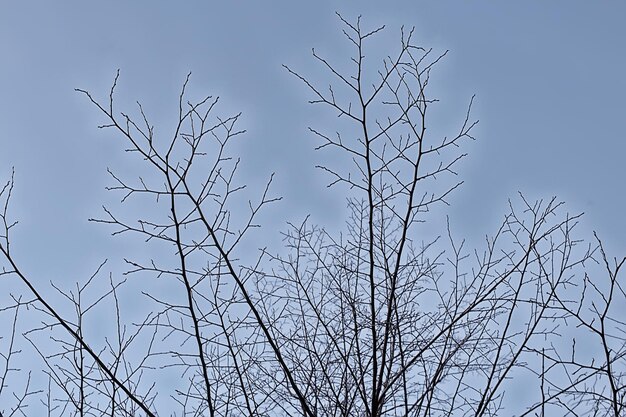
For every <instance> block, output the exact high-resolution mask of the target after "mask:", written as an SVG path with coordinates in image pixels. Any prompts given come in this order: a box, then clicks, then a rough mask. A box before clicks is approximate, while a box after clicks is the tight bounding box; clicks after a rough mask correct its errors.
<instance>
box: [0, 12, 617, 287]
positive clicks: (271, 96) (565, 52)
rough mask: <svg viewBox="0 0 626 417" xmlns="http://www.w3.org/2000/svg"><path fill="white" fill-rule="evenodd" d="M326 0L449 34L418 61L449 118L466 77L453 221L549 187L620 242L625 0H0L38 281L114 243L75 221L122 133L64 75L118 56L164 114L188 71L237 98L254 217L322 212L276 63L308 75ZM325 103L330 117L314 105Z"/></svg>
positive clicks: (443, 116) (153, 112) (228, 103)
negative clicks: (466, 138) (275, 199)
mask: <svg viewBox="0 0 626 417" xmlns="http://www.w3.org/2000/svg"><path fill="white" fill-rule="evenodd" d="M335 11H339V12H341V13H342V14H344V15H345V16H346V17H347V18H349V19H352V18H355V17H356V16H357V15H359V14H362V15H363V20H364V23H365V24H366V25H371V26H372V27H375V26H378V25H381V24H385V25H386V26H387V30H388V34H389V39H390V44H389V47H390V48H391V49H393V47H395V46H396V45H395V44H393V40H394V39H397V34H398V33H399V28H400V27H401V26H402V25H405V26H408V27H410V26H415V28H416V38H417V39H418V40H419V43H420V44H422V45H424V46H426V47H433V48H435V49H436V50H439V51H444V50H446V49H449V50H450V53H449V55H448V56H447V58H446V59H445V61H444V62H443V63H442V64H441V65H440V67H439V68H438V69H437V70H436V71H435V73H434V74H433V83H434V84H435V87H434V88H435V89H436V91H437V94H438V97H439V98H440V99H441V101H442V104H441V105H440V107H439V109H441V110H440V111H441V113H440V116H439V120H441V121H442V122H443V123H448V122H450V123H452V122H456V121H459V120H460V117H462V115H463V111H464V108H465V106H466V105H467V102H468V100H469V97H470V96H471V95H472V94H476V106H475V108H474V116H475V118H477V119H480V124H479V126H478V128H477V129H476V131H475V136H476V137H477V139H478V140H477V141H476V142H474V143H472V144H471V145H470V146H468V147H467V149H466V150H467V151H468V152H469V153H470V157H469V158H468V159H467V160H466V161H465V162H464V163H463V165H462V166H461V169H460V171H459V173H460V175H461V176H462V177H463V179H464V180H465V181H466V183H465V186H464V188H463V189H462V190H461V191H459V192H458V193H457V194H456V195H455V196H454V198H453V199H452V200H451V202H452V203H453V206H452V209H451V211H450V214H451V215H452V218H453V221H454V222H456V224H460V225H461V230H462V232H463V233H466V234H467V235H468V237H470V238H471V237H481V236H483V235H484V234H486V233H491V232H492V231H493V227H494V226H495V224H496V223H497V222H498V221H500V220H501V218H502V215H503V214H504V211H505V205H506V201H507V199H508V198H509V197H514V196H515V195H516V193H517V191H522V192H524V193H525V194H526V195H528V196H529V197H530V198H531V199H535V198H541V197H550V196H552V195H556V196H559V197H560V198H562V199H563V200H565V201H566V202H567V203H568V207H569V209H570V211H571V212H574V213H575V212H580V211H584V212H586V213H587V215H586V217H585V219H584V225H585V228H586V230H588V231H589V230H597V231H598V233H599V234H600V236H601V237H603V238H604V239H605V240H606V242H607V244H608V249H609V250H610V251H611V252H613V253H615V254H616V255H617V254H619V253H622V254H623V253H624V252H626V238H625V236H626V218H625V217H624V215H623V213H624V206H625V203H626V197H625V195H624V179H625V178H626V164H624V162H623V161H624V155H625V153H626V141H625V136H624V120H626V119H625V117H624V116H625V114H626V101H625V100H624V97H626V79H625V78H624V74H626V54H624V42H625V41H626V25H624V21H625V19H626V3H624V2H622V1H605V2H591V1H572V0H567V1H565V0H563V1H550V2H545V1H539V0H536V1H518V2H494V1H457V2H452V1H445V2H444V1H438V2H435V1H429V2H426V1H392V2H373V1H343V2H332V1H315V2H295V1H271V2H270V1H266V2H261V1H255V2H252V1H250V2H243V1H229V2H226V1H224V2H207V1H191V0H188V1H181V2H174V1H170V2H166V1H132V2H129V1H107V2H87V1H84V0H80V1H78V0H75V1H56V2H49V1H26V0H24V1H11V2H10V1H4V0H3V1H0V56H1V61H0V62H1V65H0V174H1V175H2V178H8V176H9V175H10V170H11V167H15V170H16V192H15V199H14V205H13V214H14V217H16V218H17V219H19V221H20V226H19V227H18V228H17V229H15V232H14V247H13V250H14V251H15V252H14V253H15V256H16V257H17V258H18V260H20V261H21V262H22V263H23V264H24V265H25V267H26V270H27V272H28V273H30V274H32V276H33V278H34V279H35V280H37V281H38V282H41V285H45V283H47V282H48V281H49V280H57V281H58V280H64V279H67V280H69V281H71V282H73V281H75V280H76V279H80V278H81V276H84V275H85V274H87V273H89V272H91V271H93V270H94V269H95V266H97V264H98V263H99V261H100V260H102V259H103V258H105V257H113V258H115V257H116V256H117V257H119V256H121V255H123V254H124V253H125V251H126V250H128V247H126V246H124V245H125V243H124V242H123V241H120V240H119V239H118V240H115V241H113V240H111V238H110V237H109V232H110V230H107V229H106V228H102V227H98V226H97V225H92V224H88V223H87V218H88V217H93V216H97V215H98V214H99V213H100V212H101V208H100V207H101V205H102V204H103V203H108V202H110V201H115V200H116V199H115V198H112V196H109V195H107V194H106V193H105V191H104V186H106V185H110V179H109V178H108V177H107V174H106V168H107V167H114V168H116V167H117V168H118V169H124V168H123V167H124V164H127V163H128V161H129V159H127V158H125V157H124V152H123V149H124V144H123V142H122V141H121V140H120V138H118V137H116V136H115V135H112V134H110V133H106V132H102V131H99V130H98V129H96V126H97V124H98V123H101V122H103V119H102V118H101V117H100V115H99V114H98V113H97V111H96V110H95V109H94V108H93V107H92V106H90V105H89V104H88V103H87V101H86V100H85V98H84V97H82V96H80V95H79V94H77V93H76V92H74V88H84V89H88V90H90V91H91V92H93V93H94V95H96V96H97V97H102V98H103V97H105V96H106V94H107V92H108V89H109V87H110V85H111V82H112V80H113V78H114V76H115V71H116V70H117V69H118V68H119V69H120V70H121V78H120V83H119V91H118V96H117V97H118V103H119V106H120V109H122V108H126V109H129V108H131V107H132V105H133V103H134V102H135V100H141V101H142V103H143V104H144V106H145V107H146V109H147V111H148V114H149V115H150V117H151V120H152V121H153V123H154V124H155V125H156V126H157V130H159V129H161V131H164V132H168V131H169V130H168V129H171V128H172V117H175V111H176V105H177V102H176V100H177V94H178V91H179V89H180V86H181V84H182V82H183V81H184V77H185V75H186V74H187V72H189V71H191V72H192V73H193V75H192V81H191V87H190V91H191V92H192V95H193V96H197V97H199V96H201V95H203V94H214V95H219V96H221V98H222V102H223V106H222V110H223V111H224V112H225V113H229V112H236V111H242V112H243V127H245V128H246V129H247V131H248V133H247V134H246V139H245V141H246V142H245V144H246V145H245V147H244V148H243V149H242V151H241V152H242V157H243V158H244V161H245V164H244V166H245V168H244V170H245V172H244V175H247V176H248V177H249V178H255V177H257V176H258V177H265V176H267V175H269V173H270V172H276V173H277V179H276V187H275V189H276V190H277V193H280V194H282V195H283V196H284V197H285V200H284V202H283V203H281V206H279V207H278V208H276V209H275V211H274V212H272V213H274V215H273V217H272V216H269V218H267V222H268V224H269V225H270V226H269V227H268V228H267V229H266V231H267V233H273V232H274V231H273V230H272V229H275V228H281V227H283V225H284V219H285V218H287V219H295V220H298V219H301V218H302V217H303V216H305V215H306V214H308V213H311V214H312V215H313V217H314V218H315V219H317V220H318V221H320V222H322V223H326V224H330V225H332V224H333V222H337V221H341V219H337V218H336V217H337V216H335V213H341V210H342V208H343V207H344V204H345V203H344V201H343V200H342V198H341V197H340V196H339V195H338V194H333V193H328V192H326V191H325V189H324V188H323V184H324V183H325V182H326V181H327V179H328V178H326V177H324V176H323V175H322V173H320V172H317V171H316V170H315V169H314V168H313V167H314V165H315V164H316V162H317V159H316V158H318V155H317V154H316V153H314V152H312V149H313V147H314V146H315V144H316V142H315V140H314V138H312V137H311V135H310V134H309V133H308V131H307V129H306V127H307V126H309V125H315V123H316V120H319V117H320V116H319V115H320V114H321V113H320V112H319V111H317V110H316V109H313V108H312V107H311V106H309V105H307V104H306V100H307V98H310V96H309V95H308V94H307V91H306V90H305V89H304V88H303V86H302V85H301V84H299V83H297V82H296V81H295V80H294V79H293V77H290V76H289V75H288V74H287V73H286V71H285V70H284V69H283V68H282V67H281V65H282V64H289V65H290V66H292V67H295V68H297V69H298V70H300V71H301V72H304V73H307V74H311V75H312V76H316V74H317V73H318V72H319V71H320V67H318V66H314V65H313V63H314V61H313V60H312V59H311V56H310V50H311V48H312V47H316V50H320V51H322V52H324V53H326V54H328V55H329V56H331V57H337V58H341V57H342V54H343V53H344V52H345V51H347V49H346V47H345V44H342V42H343V40H342V38H341V34H340V31H339V29H340V27H339V22H338V19H337V18H336V16H335V13H334V12H335ZM325 120H328V119H325Z"/></svg>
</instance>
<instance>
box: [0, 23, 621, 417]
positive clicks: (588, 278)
mask: <svg viewBox="0 0 626 417" xmlns="http://www.w3.org/2000/svg"><path fill="white" fill-rule="evenodd" d="M339 19H340V22H341V24H342V28H343V34H344V35H345V38H346V40H347V41H348V43H349V45H351V46H352V48H353V49H354V54H353V56H352V58H351V60H350V62H349V63H348V64H347V65H344V64H342V63H333V62H331V61H330V60H329V59H327V58H325V57H324V56H322V55H320V54H318V53H317V52H316V51H315V50H314V51H313V57H314V59H315V60H316V62H317V63H318V64H319V65H321V67H322V68H323V69H324V70H325V71H326V73H327V74H328V76H329V78H330V85H329V87H328V88H327V89H326V88H321V87H319V86H318V84H317V83H316V82H313V81H312V80H311V79H310V78H308V77H307V76H305V75H303V74H302V73H301V72H298V71H296V70H294V69H291V68H290V67H286V69H287V71H288V72H289V73H291V74H292V75H294V76H295V77H296V78H297V79H298V80H299V81H301V82H302V83H303V84H304V86H305V87H306V88H308V90H309V91H310V93H311V94H312V96H313V98H312V100H311V103H312V104H315V105H321V106H325V107H326V108H328V109H329V110H331V111H332V112H333V113H334V114H335V115H337V116H339V118H338V119H336V120H338V122H337V124H336V125H335V126H336V127H333V128H328V127H325V128H324V129H321V128H311V129H310V130H311V132H312V133H313V135H314V136H316V137H317V138H318V139H319V141H320V145H319V146H318V149H319V150H323V151H329V152H334V153H335V154H336V155H340V156H341V157H342V158H343V159H342V161H344V162H342V163H341V165H340V166H331V165H320V169H321V170H323V171H324V172H325V173H326V174H327V175H328V176H329V178H330V183H329V186H332V187H345V189H346V190H347V191H346V192H347V194H348V199H347V208H348V218H347V219H346V226H345V230H343V231H328V230H325V229H324V228H321V227H318V226H315V225H313V224H311V223H312V222H311V221H310V220H309V219H305V220H304V221H303V222H301V223H299V224H290V225H289V228H288V229H287V231H285V232H284V234H283V237H284V242H285V248H283V249H282V250H269V249H266V248H263V249H261V250H260V251H259V252H258V254H257V255H251V254H250V253H249V251H247V250H244V248H243V242H245V241H246V239H247V238H248V236H249V235H250V234H251V233H252V231H253V230H254V229H256V228H258V227H259V223H258V217H259V213H260V212H261V211H262V210H263V209H264V208H265V207H266V206H268V205H270V204H272V203H275V202H276V201H277V200H279V198H278V197H275V196H274V194H273V192H272V190H271V189H270V186H271V183H272V177H270V178H268V180H267V182H266V184H265V186H264V187H261V188H260V189H258V190H252V191H251V192H248V191H247V190H246V187H245V185H244V184H241V183H240V182H239V179H238V176H237V173H238V168H239V166H240V160H239V159H238V158H236V157H234V156H233V155H232V153H231V149H232V148H231V144H232V143H233V142H234V141H236V140H237V139H238V137H239V136H240V135H241V134H243V133H244V131H243V130H241V129H240V128H239V127H238V121H239V119H240V114H234V115H230V116H219V115H218V114H217V113H218V107H219V105H218V99H217V98H214V97H212V96H207V97H204V98H203V99H201V100H199V101H197V102H191V101H189V100H188V99H187V87H188V82H189V77H188V78H187V80H186V81H185V83H184V85H183V88H182V91H181V94H180V97H179V102H178V104H179V106H178V118H177V119H178V123H177V124H176V126H175V127H174V129H173V133H172V134H171V136H169V137H166V136H163V135H162V134H160V133H159V134H157V133H156V129H155V128H154V126H153V125H152V124H151V123H150V121H149V120H150V119H149V117H148V116H147V114H146V112H145V111H144V108H143V106H142V105H141V104H139V105H138V110H137V116H132V115H130V114H127V113H124V112H119V111H117V110H116V107H115V105H114V104H115V100H114V94H115V88H116V86H117V82H118V77H119V73H118V76H116V78H115V81H114V83H113V86H112V88H111V91H110V93H109V96H108V100H105V101H100V100H98V99H96V98H95V97H94V96H93V95H92V94H91V93H89V92H87V91H85V90H78V91H79V92H80V93H82V94H84V95H85V96H86V97H87V99H88V100H89V101H90V102H91V103H92V104H93V105H95V107H96V108H97V109H98V110H99V111H100V112H101V113H102V115H103V116H104V117H105V118H106V122H105V124H104V125H102V126H100V127H101V128H104V129H112V130H114V131H115V132H116V135H117V136H120V137H121V138H122V139H123V140H124V141H125V143H126V145H127V152H130V153H132V154H134V155H136V156H137V157H138V158H139V160H140V161H141V162H142V164H143V165H142V169H143V171H142V173H141V174H140V176H139V177H138V179H136V180H128V179H126V178H123V177H122V176H119V175H117V174H116V173H114V172H112V171H111V172H110V175H111V178H112V181H113V184H114V185H113V186H111V187H110V188H109V189H110V190H112V191H113V192H118V193H121V196H122V203H128V202H130V201H134V202H135V203H137V204H141V207H142V208H143V209H142V211H141V212H140V213H139V212H137V211H132V210H130V211H127V212H124V211H123V210H122V209H121V208H118V209H109V208H108V207H105V208H104V214H103V216H102V217H99V218H95V219H92V221H93V222H96V223H101V224H105V225H108V226H110V227H113V234H114V235H137V236H140V237H142V238H143V239H144V240H145V242H146V244H147V245H150V248H151V253H154V254H155V255H154V256H153V257H152V258H151V259H143V260H136V259H135V257H134V256H131V254H129V256H128V257H127V259H125V262H126V264H127V266H128V270H127V272H126V275H127V276H126V277H124V279H122V280H117V281H116V280H114V279H113V277H111V276H109V277H108V279H107V280H103V279H102V278H100V277H101V276H102V275H104V273H103V272H102V270H103V268H104V265H105V264H104V263H103V264H102V265H100V266H99V268H98V269H97V271H96V272H95V273H94V274H93V275H92V276H91V277H90V278H89V279H88V280H87V281H85V282H84V283H82V284H77V286H76V288H75V289H73V290H63V289H60V288H57V290H58V292H59V293H60V294H61V295H62V298H64V299H65V300H66V301H67V303H68V305H70V306H71V307H72V309H73V311H74V312H75V317H74V319H68V318H66V317H63V316H62V314H60V313H59V310H57V309H55V307H53V305H52V304H51V302H49V301H48V297H46V296H45V295H43V294H42V293H41V292H40V290H39V289H38V288H37V286H36V284H35V283H36V279H35V278H30V277H28V276H27V275H26V274H25V273H24V272H23V271H22V269H20V267H19V266H18V265H17V264H16V262H15V260H14V258H13V256H12V252H11V248H10V239H9V232H10V231H11V229H12V228H13V226H14V225H15V223H12V222H11V220H10V216H9V214H8V212H7V207H8V203H9V200H10V197H11V190H12V187H13V179H11V180H10V181H9V182H8V183H7V184H6V186H5V187H4V188H3V189H2V191H1V192H0V198H2V199H3V200H2V201H3V202H4V211H3V212H2V214H0V220H2V224H3V232H2V236H0V238H1V239H2V241H1V242H0V251H2V254H3V255H4V258H5V260H6V261H7V263H6V266H5V267H4V269H3V270H2V273H1V274H2V275H3V276H4V277H3V278H4V279H7V278H8V277H9V276H13V277H16V278H18V279H19V280H20V281H21V282H22V284H24V285H25V286H26V288H27V290H28V291H29V295H30V296H33V297H34V299H33V300H31V301H29V302H28V303H27V305H28V306H30V305H32V306H33V308H34V310H35V311H36V312H37V313H39V314H40V316H41V317H42V324H41V325H40V326H37V327H35V328H31V329H30V330H29V331H27V332H25V333H24V336H25V338H26V340H28V341H30V342H31V345H32V349H33V350H34V351H35V352H38V353H39V356H40V358H41V363H42V364H43V366H44V368H45V369H44V371H43V373H44V374H45V375H47V380H48V384H47V386H46V387H42V388H41V389H43V390H44V393H43V394H41V395H40V393H39V392H37V391H35V390H33V389H32V388H30V386H31V385H30V383H28V382H27V383H26V390H25V391H23V393H22V394H21V396H20V395H19V394H18V395H17V396H15V397H14V398H15V399H16V402H15V404H16V405H15V406H13V408H11V409H9V411H3V410H0V412H3V413H5V414H7V413H9V414H8V415H17V414H16V413H17V412H21V413H22V415H25V412H24V411H22V410H24V405H23V402H24V401H25V400H26V399H29V398H30V397H33V396H35V394H37V395H39V398H40V399H41V402H42V403H43V406H44V408H45V409H46V410H47V412H48V415H77V416H100V415H110V416H135V415H146V416H156V415H166V414H167V413H175V414H176V415H182V416H187V415H192V416H211V417H213V416H239V415H246V416H275V415H289V416H295V415H302V416H308V417H314V416H315V417H317V416H320V417H321V416H366V417H379V416H439V415H442V416H444V415H445V416H452V415H454V416H456V415H462V416H494V415H512V414H515V415H541V416H546V415H556V414H555V413H560V414H563V415H613V416H620V415H624V403H625V394H624V393H625V388H624V378H625V377H626V374H625V370H624V354H625V353H626V350H625V348H624V346H625V339H624V331H626V326H625V325H624V324H625V323H624V321H623V320H622V319H620V318H619V311H623V308H624V301H626V293H624V289H623V286H622V284H621V281H620V277H619V272H620V268H621V267H622V265H623V263H624V260H623V259H622V260H621V261H618V260H615V261H614V262H613V263H611V262H610V261H609V260H608V259H609V258H608V256H607V255H606V253H605V250H604V248H603V246H602V244H601V242H600V240H599V239H597V240H596V241H592V243H584V242H583V241H582V240H579V239H578V238H577V237H576V236H575V234H576V231H575V229H576V226H577V224H578V221H579V219H580V215H569V214H568V213H567V212H565V211H564V207H563V204H562V203H560V202H559V201H557V200H556V198H552V199H549V200H545V201H543V200H539V201H535V202H533V201H529V200H527V199H526V198H525V197H524V196H521V195H520V196H519V197H518V198H516V200H515V201H514V202H511V203H510V206H509V211H508V212H507V213H506V215H505V216H504V217H503V219H502V223H501V225H500V226H499V228H498V229H497V230H495V233H494V234H493V235H492V236H491V237H488V238H486V239H485V243H484V247H483V248H477V249H472V250H470V249H467V248H466V245H465V241H464V240H463V239H460V238H458V237H457V236H456V234H455V233H453V230H454V227H453V224H454V221H453V220H452V221H451V220H447V219H446V221H439V222H438V220H437V219H436V218H435V219H433V216H434V215H435V214H440V213H442V212H443V209H444V208H445V206H446V205H448V204H449V203H450V201H451V196H452V193H453V192H454V190H456V189H457V188H458V187H459V186H461V184H462V181H460V180H457V171H456V170H457V166H458V165H459V162H460V161H461V160H462V159H463V158H465V156H466V153H464V152H463V151H462V147H463V146H464V142H466V141H468V140H472V139H473V137H472V130H473V128H474V126H475V125H476V123H477V122H475V121H473V119H472V116H471V107H472V101H473V98H472V99H470V100H469V104H468V108H467V112H466V113H465V114H464V115H463V117H461V119H460V122H459V126H458V128H457V129H456V130H455V131H453V132H452V134H451V135H448V136H443V137H437V136H436V135H433V134H431V133H430V132H431V130H430V129H429V128H428V127H429V126H427V123H428V121H429V115H430V114H431V113H430V109H431V108H432V107H433V106H435V105H436V104H437V99H436V98H434V97H433V96H431V92H430V87H429V85H430V76H431V72H432V71H433V69H434V68H436V66H437V64H438V63H439V62H440V61H441V60H442V59H443V58H444V56H445V55H446V52H444V53H439V54H438V53H436V52H434V51H433V50H431V49H425V48H422V47H420V46H419V45H418V44H417V43H415V40H414V39H413V30H409V31H405V30H404V29H403V30H402V31H401V35H400V42H399V48H398V49H397V51H396V52H395V55H389V56H387V57H384V58H383V59H382V60H380V61H378V62H375V60H372V59H371V57H370V56H369V55H368V54H367V53H366V51H367V45H368V42H369V41H370V39H372V38H374V37H377V36H382V35H381V34H382V32H383V29H384V28H383V27H379V28H375V29H373V30H365V29H363V28H362V26H361V21H360V19H357V20H356V21H355V22H350V21H348V20H346V19H344V18H343V17H341V16H339ZM324 126H329V125H328V124H324ZM159 132H160V131H159ZM242 207H243V209H242ZM120 212H121V214H120ZM137 216H139V217H138V218H137ZM444 218H445V216H444ZM426 222H431V223H434V224H437V225H441V228H442V230H441V233H438V234H436V235H435V236H430V235H428V234H427V233H426V232H425V229H424V228H423V227H421V226H422V225H423V224H424V223H426ZM597 262H600V264H601V265H603V266H604V267H605V271H604V272H600V274H601V275H599V276H600V277H607V282H606V283H605V284H600V281H599V279H596V278H595V277H596V275H595V274H596V273H598V272H597V271H596V270H593V268H590V265H591V266H593V265H597ZM592 273H593V274H594V275H591V274H592ZM134 276H136V277H134ZM130 281H132V282H133V284H134V285H135V284H136V283H138V282H140V283H141V285H140V286H139V288H140V289H139V291H140V292H141V293H142V294H143V296H144V298H145V300H146V301H145V305H146V307H147V308H148V311H147V313H146V314H145V315H144V317H142V318H141V319H140V320H136V321H133V322H131V321H127V320H125V319H124V314H123V304H122V303H121V302H120V297H119V294H120V292H121V291H133V288H136V285H135V286H131V285H129V282H130ZM23 305H24V302H22V301H21V299H19V298H14V303H13V304H11V305H10V306H8V307H6V311H9V310H10V311H14V318H15V319H14V323H16V322H17V314H18V311H19V309H20V308H21V307H20V306H23ZM103 306H104V307H103ZM98 308H106V309H107V310H108V311H109V314H110V316H111V318H112V320H110V322H111V326H109V327H107V328H106V329H105V330H106V331H108V333H107V336H106V338H105V339H104V343H102V344H101V346H99V347H97V348H96V347H95V346H96V344H94V343H93V342H90V341H88V340H87V339H88V337H87V336H86V331H85V330H86V329H88V328H89V323H90V321H89V318H90V317H92V316H93V315H94V313H93V311H96V310H97V309H98ZM2 311H4V310H2ZM88 314H89V316H88ZM15 329H16V327H15V325H14V326H13V331H12V332H11V333H10V343H9V346H8V347H7V348H6V352H7V353H6V354H4V355H3V356H2V357H3V358H4V360H5V363H6V366H5V367H4V368H3V369H4V374H3V376H2V378H3V379H2V385H0V398H3V396H4V393H3V389H5V388H6V387H7V386H8V385H7V382H6V381H7V379H8V374H9V373H10V372H11V370H12V369H14V368H12V367H11V366H10V360H11V357H12V356H13V355H15V354H16V353H17V352H16V351H15V350H14V348H13V340H14V339H15V338H16V336H17V335H18V334H17V333H16V331H15ZM589 334H590V335H591V336H593V337H594V338H595V339H596V340H597V343H596V345H590V344H588V343H587V344H586V346H587V347H586V349H587V350H586V351H583V352H580V349H577V347H576V346H577V345H576V341H577V340H583V341H588V340H589V339H590V338H589ZM42 338H50V339H51V340H53V341H54V344H52V345H51V346H50V345H49V346H46V347H45V348H42V345H41V344H40V343H38V342H37V340H41V339H42ZM579 345H580V343H579ZM164 376H165V377H164ZM170 376H171V377H170ZM163 379H166V380H165V381H163ZM522 386H524V387H525V392H524V393H523V395H522V394H520V393H519V391H521V387H522ZM164 410H165V411H164ZM5 414H3V415H5Z"/></svg>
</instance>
